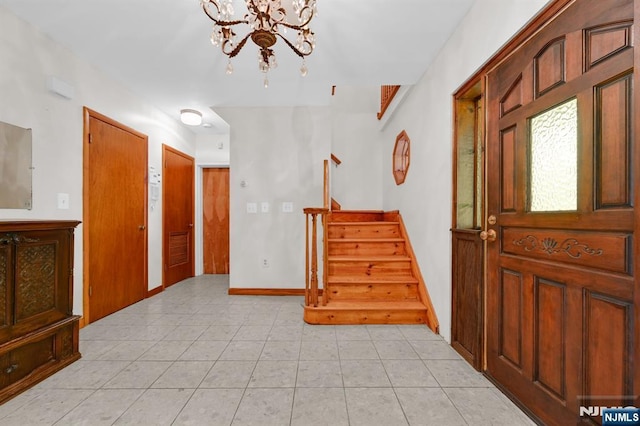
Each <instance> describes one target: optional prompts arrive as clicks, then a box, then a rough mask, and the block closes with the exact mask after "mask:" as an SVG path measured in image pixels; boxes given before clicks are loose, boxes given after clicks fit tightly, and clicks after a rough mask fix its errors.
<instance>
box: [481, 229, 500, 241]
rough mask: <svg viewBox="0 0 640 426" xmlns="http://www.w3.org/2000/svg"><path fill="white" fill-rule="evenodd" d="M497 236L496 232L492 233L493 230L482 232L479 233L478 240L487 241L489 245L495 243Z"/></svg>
mask: <svg viewBox="0 0 640 426" xmlns="http://www.w3.org/2000/svg"><path fill="white" fill-rule="evenodd" d="M497 236H498V235H497V234H496V231H494V230H493V229H489V230H487V231H482V232H481V233H480V239H481V240H482V241H488V242H490V243H491V242H493V241H495V240H496V238H497Z"/></svg>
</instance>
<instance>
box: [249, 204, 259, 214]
mask: <svg viewBox="0 0 640 426" xmlns="http://www.w3.org/2000/svg"><path fill="white" fill-rule="evenodd" d="M247 213H258V204H257V203H247Z"/></svg>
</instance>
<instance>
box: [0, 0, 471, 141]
mask: <svg viewBox="0 0 640 426" xmlns="http://www.w3.org/2000/svg"><path fill="white" fill-rule="evenodd" d="M234 1H235V4H234V7H235V10H236V16H238V18H241V17H242V16H243V15H244V13H245V11H246V7H245V6H244V1H243V0H234ZM286 1H287V0H283V3H286ZM474 1H475V0H317V3H318V14H317V16H316V17H314V19H313V21H312V23H311V28H312V30H313V31H314V32H315V34H316V40H317V42H316V48H315V50H314V52H313V53H312V54H311V56H309V57H307V67H308V68H309V74H308V75H307V76H306V77H301V76H300V71H299V69H300V66H301V60H300V58H299V57H298V56H296V55H294V54H293V52H291V51H290V50H289V49H288V48H287V47H286V46H285V45H284V44H283V43H282V41H280V42H279V43H277V44H276V45H275V46H274V50H275V52H276V57H277V59H278V64H279V66H278V68H277V69H275V70H272V71H270V72H269V88H268V89H265V88H264V87H263V74H262V73H261V72H260V71H259V70H258V65H257V55H258V54H257V52H258V49H257V47H256V46H255V45H253V44H252V43H251V41H249V42H248V43H247V45H246V46H245V47H244V49H243V50H242V52H240V54H239V55H238V56H237V57H236V58H234V59H233V61H232V63H233V67H234V73H233V74H232V75H226V74H225V68H226V64H227V57H226V56H224V55H223V54H222V53H221V52H220V50H219V47H214V46H212V45H211V43H210V41H209V36H210V33H211V28H212V22H211V21H210V20H209V18H208V17H207V16H206V15H205V14H204V13H203V11H202V9H201V7H200V1H199V0H101V1H100V0H0V6H4V7H6V8H8V9H9V10H11V11H12V12H13V13H15V14H16V15H18V16H20V17H21V18H23V19H24V20H26V21H28V22H30V23H32V24H33V25H35V26H36V27H38V28H39V29H40V30H41V31H42V32H44V33H46V34H48V35H49V36H50V37H51V38H52V39H54V40H56V41H57V42H59V43H61V44H62V45H64V46H66V47H67V48H69V49H70V50H71V51H73V52H74V53H75V54H76V55H77V56H79V57H81V58H83V59H85V60H87V61H88V62H89V63H91V64H93V65H94V66H95V67H96V68H98V69H100V70H102V71H103V72H104V73H105V74H107V75H109V76H110V77H112V78H113V79H115V80H117V81H119V82H120V83H122V84H123V85H124V86H126V87H128V88H129V89H130V90H131V91H132V92H134V93H137V94H138V95H140V96H141V97H143V98H145V99H147V100H148V101H150V102H151V103H152V104H154V105H156V106H157V107H158V108H160V109H161V110H163V111H165V112H166V113H167V114H169V115H171V116H172V117H175V118H178V115H179V111H180V109H182V108H194V109H198V110H200V111H202V112H203V114H204V118H205V122H210V123H213V124H214V126H213V127H212V128H211V129H209V130H205V129H202V128H199V129H195V131H196V132H197V133H202V132H216V131H220V130H221V129H222V128H224V126H223V125H221V124H220V122H219V120H220V119H219V117H217V116H216V114H215V113H213V111H212V110H211V109H209V107H211V108H215V107H218V106H293V105H326V104H328V103H329V98H330V95H331V86H334V85H335V86H338V87H339V86H379V85H382V84H413V83H415V82H417V81H418V79H419V78H420V77H421V76H422V74H423V73H424V71H425V69H426V68H427V66H428V65H429V63H430V62H431V60H432V59H433V58H434V56H435V55H436V54H437V53H438V51H439V50H440V48H441V47H442V45H443V44H444V42H445V41H446V40H447V39H448V38H449V36H450V34H451V33H452V32H453V30H454V28H455V27H456V26H457V25H458V23H459V22H460V20H461V19H462V17H463V16H464V15H465V14H466V13H467V11H468V10H469V8H470V7H471V5H472V3H473V2H474ZM236 32H237V33H238V36H239V37H242V36H243V35H244V32H243V31H241V30H237V31H236ZM69 83H71V84H73V82H69Z"/></svg>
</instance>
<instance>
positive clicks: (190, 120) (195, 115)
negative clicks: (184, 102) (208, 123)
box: [180, 109, 202, 126]
mask: <svg viewBox="0 0 640 426" xmlns="http://www.w3.org/2000/svg"><path fill="white" fill-rule="evenodd" d="M180 121H182V122H183V123H184V124H186V125H187V126H199V125H201V124H202V113H201V112H200V111H196V110H195V109H183V110H180Z"/></svg>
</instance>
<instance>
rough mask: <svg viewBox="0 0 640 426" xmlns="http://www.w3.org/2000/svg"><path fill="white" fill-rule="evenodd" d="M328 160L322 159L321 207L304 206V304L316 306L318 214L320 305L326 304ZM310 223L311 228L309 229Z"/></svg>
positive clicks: (328, 198)
mask: <svg viewBox="0 0 640 426" xmlns="http://www.w3.org/2000/svg"><path fill="white" fill-rule="evenodd" d="M329 181H330V179H329V160H324V186H323V197H322V198H323V204H324V205H323V207H306V208H304V209H303V211H304V214H305V227H306V232H305V291H304V295H305V297H304V302H305V305H306V306H314V307H317V306H318V303H319V294H320V291H319V285H318V284H319V283H318V216H320V220H321V221H322V234H323V238H322V300H321V302H320V303H322V305H323V306H324V305H326V304H327V298H328V293H329V292H328V289H327V281H328V280H327V256H328V251H327V216H328V215H329V214H330V213H331V207H330V204H329V200H330V199H331V197H330V192H329ZM309 223H311V229H309Z"/></svg>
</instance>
